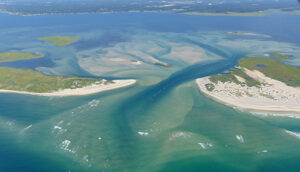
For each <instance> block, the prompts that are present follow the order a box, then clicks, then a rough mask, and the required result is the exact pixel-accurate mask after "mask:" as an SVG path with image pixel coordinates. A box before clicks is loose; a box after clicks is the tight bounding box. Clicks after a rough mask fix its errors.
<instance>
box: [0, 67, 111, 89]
mask: <svg viewBox="0 0 300 172" xmlns="http://www.w3.org/2000/svg"><path fill="white" fill-rule="evenodd" d="M102 82H104V80H103V79H94V78H78V77H63V76H47V75H44V74H43V73H41V72H37V71H33V70H25V69H14V68H6V67H0V89H5V90H16V91H27V92H36V93H49V92H54V91H58V90H61V89H67V88H72V89H74V88H82V87H85V86H89V85H92V84H100V83H102ZM109 82H111V81H105V82H104V83H105V84H107V83H109Z"/></svg>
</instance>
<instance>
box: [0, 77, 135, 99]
mask: <svg viewBox="0 0 300 172" xmlns="http://www.w3.org/2000/svg"><path fill="white" fill-rule="evenodd" d="M112 82H113V83H110V84H107V85H104V84H101V85H96V84H94V85H90V86H87V87H83V88H76V89H64V90H60V91H56V92H52V93H35V92H26V91H16V90H0V93H16V94H28V95H36V96H56V97H59V96H83V95H89V94H95V93H99V92H103V91H109V90H114V89H118V88H122V87H127V86H130V85H133V84H135V83H136V80H135V79H128V80H113V81H112Z"/></svg>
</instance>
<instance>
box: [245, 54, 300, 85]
mask: <svg viewBox="0 0 300 172" xmlns="http://www.w3.org/2000/svg"><path fill="white" fill-rule="evenodd" d="M239 65H240V66H241V67H244V68H247V69H249V70H258V71H260V72H262V73H263V74H264V75H266V76H267V77H269V78H273V79H275V80H278V81H281V82H284V83H286V84H287V85H289V86H293V87H300V69H299V68H297V67H295V66H291V65H287V64H284V63H282V62H281V61H277V60H272V59H268V58H262V57H251V58H243V59H241V60H240V61H239ZM257 65H265V66H266V67H258V66H257Z"/></svg>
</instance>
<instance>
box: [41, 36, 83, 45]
mask: <svg viewBox="0 0 300 172" xmlns="http://www.w3.org/2000/svg"><path fill="white" fill-rule="evenodd" d="M38 40H40V41H51V43H52V44H54V45H56V46H58V47H63V46H66V45H69V44H72V43H73V42H75V41H77V40H79V38H77V37H69V36H49V37H40V38H38Z"/></svg>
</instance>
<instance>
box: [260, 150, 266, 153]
mask: <svg viewBox="0 0 300 172" xmlns="http://www.w3.org/2000/svg"><path fill="white" fill-rule="evenodd" d="M267 152H268V150H262V151H259V152H257V153H267Z"/></svg>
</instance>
